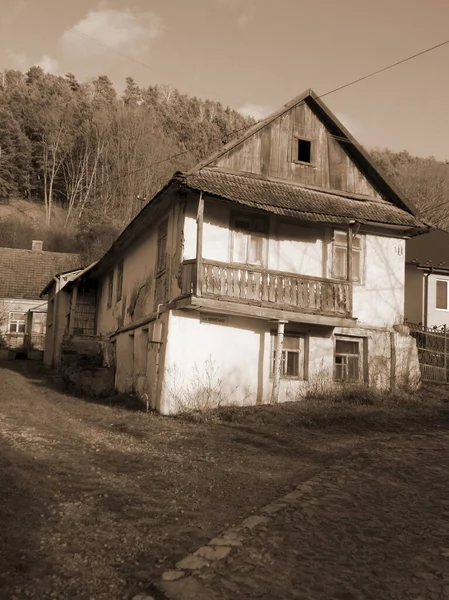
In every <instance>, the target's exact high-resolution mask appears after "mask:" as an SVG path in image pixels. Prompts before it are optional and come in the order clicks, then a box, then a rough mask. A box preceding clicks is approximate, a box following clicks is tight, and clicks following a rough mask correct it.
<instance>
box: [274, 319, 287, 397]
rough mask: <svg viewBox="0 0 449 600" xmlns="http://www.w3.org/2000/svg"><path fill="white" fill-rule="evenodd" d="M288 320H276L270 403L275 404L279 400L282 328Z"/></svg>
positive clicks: (282, 342)
mask: <svg viewBox="0 0 449 600" xmlns="http://www.w3.org/2000/svg"><path fill="white" fill-rule="evenodd" d="M286 323H288V321H277V326H278V331H277V337H276V348H275V350H274V373H273V387H272V389H271V404H277V403H278V401H279V383H280V379H281V358H282V349H283V347H284V328H285V324H286Z"/></svg>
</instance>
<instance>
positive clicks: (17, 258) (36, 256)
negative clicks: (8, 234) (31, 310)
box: [0, 248, 81, 300]
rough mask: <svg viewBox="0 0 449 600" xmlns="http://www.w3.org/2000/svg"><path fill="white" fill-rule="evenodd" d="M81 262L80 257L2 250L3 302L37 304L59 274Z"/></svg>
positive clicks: (0, 282) (0, 294) (0, 278)
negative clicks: (4, 300)
mask: <svg viewBox="0 0 449 600" xmlns="http://www.w3.org/2000/svg"><path fill="white" fill-rule="evenodd" d="M80 262H81V259H80V256H79V255H78V254H69V253H66V252H41V251H38V250H21V249H17V248H0V298H17V299H27V300H37V299H39V294H40V293H41V291H42V289H43V287H44V286H45V285H46V284H47V283H48V281H49V280H50V279H51V278H52V277H53V276H54V275H55V274H56V273H62V272H64V271H69V270H70V269H75V268H77V267H79V266H80Z"/></svg>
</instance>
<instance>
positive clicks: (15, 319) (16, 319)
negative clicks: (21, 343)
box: [9, 313, 26, 333]
mask: <svg viewBox="0 0 449 600" xmlns="http://www.w3.org/2000/svg"><path fill="white" fill-rule="evenodd" d="M25 319H26V315H25V314H23V313H9V332H10V333H25Z"/></svg>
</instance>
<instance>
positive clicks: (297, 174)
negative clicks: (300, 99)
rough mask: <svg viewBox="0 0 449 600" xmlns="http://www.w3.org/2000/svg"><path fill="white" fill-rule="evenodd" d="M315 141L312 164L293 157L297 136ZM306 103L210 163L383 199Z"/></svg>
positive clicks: (234, 169)
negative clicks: (295, 159) (294, 159)
mask: <svg viewBox="0 0 449 600" xmlns="http://www.w3.org/2000/svg"><path fill="white" fill-rule="evenodd" d="M295 135H297V136H300V137H305V138H307V139H310V140H311V141H312V162H311V164H302V163H297V162H296V163H295V162H294V161H293V160H292V158H293V157H292V152H293V140H294V136H295ZM344 144H345V142H340V141H337V140H336V139H335V138H334V137H332V136H331V134H330V133H329V132H328V131H327V129H326V126H325V125H324V123H323V122H322V121H321V120H320V119H319V118H318V116H317V115H316V114H315V113H314V112H313V111H312V110H311V108H310V107H309V106H308V105H307V104H306V103H301V104H298V105H297V106H295V107H293V108H292V109H290V110H289V111H288V112H286V113H284V114H283V115H281V116H280V117H278V118H277V119H275V120H274V121H272V122H271V123H270V124H268V125H266V126H265V127H264V128H263V129H261V130H260V131H258V132H257V133H255V134H254V135H252V136H251V137H249V138H248V139H247V140H245V141H243V142H242V143H241V144H239V145H238V146H236V147H235V148H233V149H232V150H230V151H229V152H227V153H226V154H224V155H223V156H221V157H220V158H218V159H217V160H216V161H215V162H214V163H212V164H211V166H216V167H222V168H225V169H230V170H233V171H239V172H244V173H254V174H256V175H262V176H266V177H274V178H278V179H285V180H288V181H294V182H297V183H301V184H304V185H313V186H318V187H322V188H326V189H333V190H341V191H344V192H350V193H354V194H362V195H366V196H372V197H376V198H378V199H381V196H380V194H379V193H378V192H377V191H376V190H375V189H374V187H373V186H372V185H371V184H370V182H369V181H368V180H367V179H366V177H365V176H364V175H363V174H362V172H361V171H360V169H359V168H358V167H357V166H356V165H355V164H354V163H353V162H352V159H351V158H350V157H349V156H348V154H347V153H346V152H345V150H344V147H343V146H344Z"/></svg>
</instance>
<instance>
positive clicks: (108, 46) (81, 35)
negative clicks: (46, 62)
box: [64, 27, 161, 73]
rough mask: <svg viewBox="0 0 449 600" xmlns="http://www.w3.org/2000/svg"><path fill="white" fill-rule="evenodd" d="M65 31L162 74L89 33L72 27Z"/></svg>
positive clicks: (66, 28)
mask: <svg viewBox="0 0 449 600" xmlns="http://www.w3.org/2000/svg"><path fill="white" fill-rule="evenodd" d="M64 29H65V31H69V32H70V33H75V34H76V35H79V36H80V37H82V38H84V39H86V40H91V41H93V42H95V43H96V44H98V45H99V46H103V48H106V50H110V51H111V52H114V53H115V54H118V55H119V56H122V57H123V58H127V59H128V60H131V61H133V62H135V63H137V64H138V65H140V66H141V67H145V68H146V69H149V70H150V71H154V72H155V73H161V71H158V70H157V69H154V68H153V67H150V66H149V65H147V64H146V63H144V62H142V61H141V60H139V59H137V58H134V57H132V56H129V55H128V54H125V53H124V52H120V50H117V49H116V48H114V46H110V45H109V44H105V43H104V42H102V41H100V40H98V39H97V38H95V37H93V36H91V35H88V34H87V33H83V32H82V31H78V29H73V28H72V27H64Z"/></svg>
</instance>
